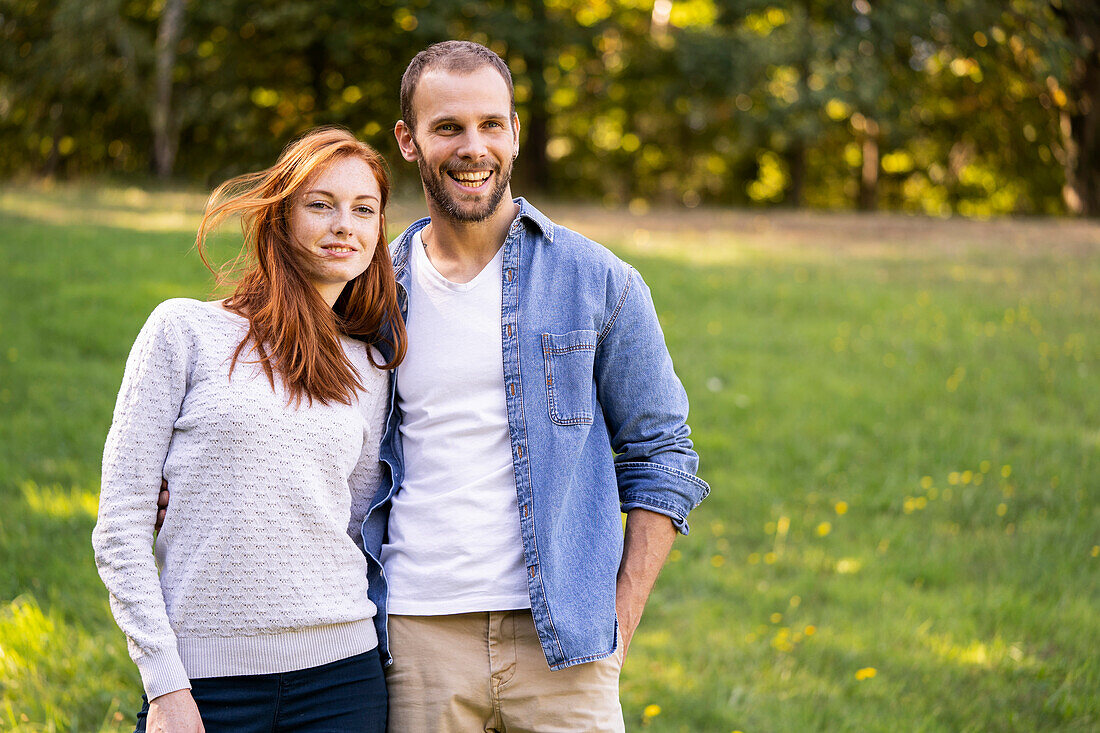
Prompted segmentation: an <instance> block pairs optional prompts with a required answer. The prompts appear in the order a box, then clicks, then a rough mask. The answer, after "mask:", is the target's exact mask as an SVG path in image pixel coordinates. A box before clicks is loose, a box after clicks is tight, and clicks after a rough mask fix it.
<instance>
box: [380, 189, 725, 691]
mask: <svg viewBox="0 0 1100 733" xmlns="http://www.w3.org/2000/svg"><path fill="white" fill-rule="evenodd" d="M516 203H517V204H519V206H520V211H519V215H518V216H517V217H516V219H515V221H513V222H512V227H511V229H510V230H509V233H508V236H507V238H506V239H505V241H504V252H503V276H502V278H501V287H502V294H501V295H502V308H501V324H500V328H501V339H502V342H503V346H504V364H503V366H504V389H505V397H506V400H507V407H508V429H509V433H510V437H511V443H512V458H513V466H514V470H515V479H516V498H517V501H518V502H519V516H520V532H521V536H522V538H523V557H524V561H525V563H526V566H527V588H528V591H529V592H530V596H531V614H532V616H533V617H534V620H535V626H536V628H537V630H538V634H539V639H540V641H541V642H542V648H543V651H544V652H545V654H546V661H547V663H548V664H549V665H550V667H551V669H561V668H564V667H569V666H572V665H574V664H581V663H583V662H590V661H593V660H595V659H599V658H601V657H606V656H608V655H610V654H612V653H613V652H614V651H615V647H616V625H617V620H616V615H615V578H616V575H617V573H618V568H619V561H620V559H621V557H622V548H623V532H622V520H621V515H620V512H625V511H628V510H630V509H634V508H642V509H648V510H649V511H653V512H657V513H660V514H665V515H667V516H669V517H671V518H672V521H673V523H674V524H675V525H676V528H677V529H678V530H679V531H680V532H682V533H684V534H686V533H687V531H688V526H687V522H686V517H687V514H688V512H689V511H691V509H692V508H694V507H695V506H696V505H697V504H698V503H699V502H700V501H701V500H702V499H703V498H704V497H705V496H706V495H707V493H708V492H709V491H710V489H709V487H708V486H707V484H706V483H705V482H703V481H702V480H700V479H699V478H697V477H696V476H695V472H696V468H697V466H698V462H699V458H698V456H697V455H696V453H695V451H694V450H692V443H691V440H690V439H689V438H688V435H689V433H690V430H689V429H688V426H687V424H686V419H687V413H688V401H687V395H686V393H685V392H684V388H683V386H682V385H681V384H680V380H679V379H678V378H677V376H676V373H675V372H674V371H673V369H672V359H671V358H670V357H669V355H668V350H667V349H666V347H665V342H664V334H663V333H662V332H661V327H660V324H659V323H658V321H657V314H656V313H655V311H654V309H653V302H652V300H651V298H650V295H649V289H648V288H647V287H646V285H645V283H644V282H642V278H641V277H640V276H639V275H638V272H637V271H636V270H634V269H633V268H632V267H630V266H629V265H627V264H626V263H624V262H622V261H621V260H619V259H618V258H617V257H615V256H614V255H613V254H611V252H610V251H608V250H607V249H605V248H604V247H602V246H600V245H598V244H596V243H594V242H592V241H590V240H588V239H586V238H584V237H582V236H581V235H579V234H577V233H576V232H572V231H570V230H568V229H566V228H564V227H561V226H557V225H555V224H554V223H553V222H551V221H550V220H549V219H547V218H546V217H545V216H544V215H543V214H542V213H540V212H539V211H538V210H536V209H535V208H534V207H533V206H531V205H530V204H528V203H527V202H526V201H525V200H523V199H522V198H520V199H516ZM428 222H429V219H421V220H419V221H417V222H416V223H414V224H413V225H412V226H410V227H409V228H408V229H407V230H406V231H405V232H404V233H403V234H402V235H401V236H400V237H398V238H397V239H396V240H395V241H394V242H393V244H391V245H390V249H391V254H392V256H393V264H394V271H395V274H396V276H397V283H398V301H399V303H400V306H401V311H402V315H403V316H405V317H407V316H408V285H409V268H408V266H407V263H408V255H409V246H410V243H411V242H412V237H413V234H414V233H415V232H418V231H420V230H421V229H423V228H424V227H425V226H427V224H428ZM387 356H388V355H387ZM399 368H400V367H399ZM400 422H401V411H400V409H399V408H398V406H397V398H396V379H395V378H394V377H393V376H392V375H391V377H390V410H389V416H388V419H387V424H386V431H385V435H384V437H383V439H382V448H381V460H382V462H383V463H384V466H385V468H388V471H385V470H384V471H383V481H382V485H381V487H380V488H379V490H378V493H377V495H376V496H375V498H374V500H373V501H372V502H371V508H370V510H369V512H368V514H367V516H366V518H365V519H364V521H363V541H364V547H365V548H366V550H367V555H368V563H367V564H368V568H369V570H368V580H369V583H370V597H371V600H373V601H374V602H375V604H377V606H378V615H377V617H376V619H375V621H376V624H377V626H378V639H379V647H380V650H381V652H382V658H383V659H384V660H385V661H386V663H387V664H388V663H389V660H390V657H389V654H388V648H387V641H388V637H387V634H386V618H387V616H386V578H385V576H384V573H383V571H382V567H381V565H380V563H379V561H378V559H379V557H380V556H381V550H382V544H383V542H384V541H385V537H386V525H387V521H388V517H389V509H390V499H391V498H392V497H393V495H394V493H395V491H396V490H397V488H398V487H400V486H401V479H402V475H403V469H404V466H403V458H402V452H401V437H400V431H399V430H398V426H399V424H400Z"/></svg>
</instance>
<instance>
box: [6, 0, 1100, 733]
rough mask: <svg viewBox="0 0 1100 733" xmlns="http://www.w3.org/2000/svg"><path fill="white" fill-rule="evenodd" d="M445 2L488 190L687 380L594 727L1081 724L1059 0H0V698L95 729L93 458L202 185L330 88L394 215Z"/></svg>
mask: <svg viewBox="0 0 1100 733" xmlns="http://www.w3.org/2000/svg"><path fill="white" fill-rule="evenodd" d="M446 38H467V39H473V40H477V41H481V42H483V43H486V44H487V45H489V46H490V47H492V48H493V49H495V50H496V51H497V52H498V53H500V54H501V55H502V56H503V57H504V58H505V59H506V60H507V61H508V63H509V65H510V67H511V68H512V70H513V72H514V75H515V80H516V99H517V104H518V108H519V115H520V118H521V121H522V137H523V141H522V147H521V154H520V156H519V160H518V162H517V169H516V176H517V180H516V182H515V183H514V184H513V191H514V192H515V193H516V194H517V195H524V196H526V197H528V198H529V199H531V201H532V202H533V203H534V204H536V205H537V206H538V207H539V208H540V209H542V210H543V211H545V212H546V213H548V214H549V215H550V216H551V217H552V218H553V219H554V220H555V221H557V222H559V223H561V224H564V225H566V226H570V227H572V228H574V229H577V230H578V231H581V232H582V233H584V234H586V235H588V236H590V237H592V238H594V239H596V240H597V241H599V242H601V243H602V244H605V245H607V246H608V247H610V248H611V249H612V250H613V251H614V252H615V253H616V254H618V255H619V256H621V257H623V258H624V259H626V260H627V261H629V262H630V263H631V264H632V265H633V266H635V267H636V268H637V269H638V270H639V272H641V273H642V275H643V276H644V278H645V280H646V282H647V284H648V285H649V286H650V288H651V290H652V293H653V299H654V303H655V304H656V307H657V311H658V316H659V318H660V322H661V325H662V328H663V329H664V333H665V338H666V341H667V343H668V346H669V350H670V352H671V354H672V357H673V360H674V363H675V364H676V369H677V373H678V374H679V376H680V378H681V379H682V381H683V383H684V386H685V388H686V390H687V392H688V395H689V396H690V399H691V415H690V424H691V427H692V439H693V440H694V441H695V445H696V447H697V449H698V452H699V454H700V456H701V465H700V476H701V477H702V478H704V479H705V480H707V481H708V482H709V483H710V485H711V486H712V488H713V491H712V494H711V496H710V497H708V498H707V500H706V501H705V502H703V504H702V505H701V506H700V507H699V508H698V509H697V510H695V511H694V512H693V513H692V515H691V517H690V518H689V519H690V523H691V527H692V530H691V533H690V535H688V536H687V537H683V538H680V539H678V540H677V542H676V545H675V547H674V549H673V551H672V554H671V555H670V557H669V561H668V564H667V565H666V566H665V568H664V570H663V571H662V575H661V578H660V580H659V582H658V583H657V586H656V589H655V590H654V594H653V596H652V598H651V601H650V603H649V605H648V607H647V609H646V614H645V618H644V619H643V620H642V625H641V627H640V628H639V631H638V633H637V635H636V636H635V637H634V641H633V643H632V645H631V649H630V655H629V657H628V658H627V660H626V665H625V667H624V670H623V676H622V681H621V687H620V689H621V693H622V700H623V710H624V715H625V718H626V723H627V729H628V730H631V731H634V730H643V729H644V730H646V731H650V732H652V733H695V732H697V731H706V732H708V733H709V732H710V731H717V732H718V733H730V732H731V731H732V732H735V733H736V732H738V731H740V732H741V733H770V732H772V731H778V732H780V733H784V732H786V731H793V732H797V733H802V732H804V731H860V732H861V733H863V732H865V731H883V732H884V733H894V732H895V731H923V732H929V733H931V732H940V731H943V732H944V733H959V732H966V733H978V732H984V731H1005V732H1006V733H1009V732H1011V733H1018V732H1019V731H1044V733H1046V732H1047V731H1074V732H1084V731H1090V732H1092V731H1096V730H1100V693H1098V691H1100V655H1098V654H1097V652H1096V650H1097V649H1100V613H1097V608H1100V580H1098V579H1100V380H1098V378H1097V375H1098V374H1100V222H1098V221H1097V220H1096V219H1095V216H1096V215H1097V214H1100V45H1098V44H1100V3H1097V2H1096V0H1049V1H1046V2H1042V1H1040V0H890V1H889V2H885V1H876V0H854V1H849V0H839V1H837V2H833V1H826V0H769V1H763V0H762V1H759V2H757V1H754V0H614V1H613V0H546V1H545V2H531V1H529V0H519V1H517V2H502V1H499V0H485V1H481V2H476V1H473V0H467V1H458V0H434V1H432V2H429V0H415V1H411V0H362V1H360V2H351V1H348V0H342V1H341V2H335V1H334V0H309V1H306V0H278V1H275V0H267V1H255V0H253V1H246V0H220V1H218V2H213V1H211V2H200V1H199V0H0V733H6V732H7V731H20V733H55V732H57V731H79V732H83V731H102V732H104V733H119V732H124V731H127V730H133V725H134V714H135V713H136V711H137V710H138V708H139V706H140V692H141V688H140V680H139V678H138V674H137V670H136V668H135V667H134V665H133V664H132V663H131V661H130V659H129V657H128V655H127V651H126V645H125V640H124V638H123V635H122V633H121V632H120V631H119V630H118V628H117V626H116V625H115V623H114V621H113V619H112V618H111V615H110V611H109V608H108V602H107V593H106V590H105V589H104V587H103V585H102V583H101V582H100V580H99V577H98V575H97V573H96V569H95V566H94V563H93V559H92V550H91V543H90V534H91V531H92V526H93V525H94V523H95V521H96V513H97V506H98V495H99V482H100V459H101V455H102V450H103V441H104V438H105V436H106V434H107V430H108V428H109V426H110V423H111V414H112V407H113V405H114V402H115V395H116V394H117V391H118V387H119V382H120V380H121V377H122V371H123V365H124V363H125V360H126V356H127V353H128V352H129V350H130V346H131V344H132V343H133V340H134V337H135V336H136V334H137V333H138V330H139V329H140V327H141V324H142V323H143V322H144V320H145V318H146V317H147V316H148V314H149V312H150V311H151V310H152V309H153V308H154V307H155V306H156V305H157V303H159V302H161V301H163V300H164V299H166V298H172V297H193V298H210V297H220V294H221V293H219V291H218V289H217V288H215V287H214V284H213V278H212V276H211V274H210V272H208V271H207V270H206V269H205V268H204V267H203V266H202V264H201V263H200V262H199V258H198V257H197V255H196V254H195V252H194V251H193V244H194V236H195V230H196V227H197V225H198V222H199V220H200V219H201V212H202V207H203V203H204V201H205V197H206V195H207V193H208V192H209V190H210V189H211V187H213V186H214V185H216V184H218V183H221V182H222V181H224V180H225V179H226V178H228V177H230V176H232V175H235V174H237V173H241V172H244V171H248V170H255V169H258V168H261V167H266V166H268V165H270V164H271V163H272V162H273V161H274V160H275V158H276V156H277V155H278V153H279V151H280V150H281V149H282V147H283V146H284V145H285V144H286V143H287V142H288V141H289V140H290V139H292V138H293V137H295V136H296V135H298V134H299V133H301V132H303V131H305V130H306V129H308V128H310V127H311V126H314V125H319V124H323V123H337V124H342V125H345V126H347V127H349V128H350V129H352V130H353V131H354V132H355V133H357V134H358V135H360V136H361V137H363V138H364V139H366V140H368V141H370V142H371V143H373V144H374V145H375V146H376V147H378V148H379V149H380V150H381V151H382V152H383V154H385V155H386V157H387V158H388V159H389V160H390V162H391V165H392V166H393V173H394V175H395V177H396V179H397V194H398V195H397V196H396V198H395V201H394V203H393V204H392V205H391V207H390V209H389V210H388V212H387V222H388V223H389V234H390V236H394V235H396V234H397V232H399V231H400V229H401V228H402V227H404V226H405V225H407V224H408V223H409V222H410V221H412V220H413V219H414V218H417V217H419V216H422V215H423V212H424V201H423V195H422V193H421V191H420V186H419V181H418V179H417V172H416V168H415V166H413V165H411V164H407V163H405V162H404V161H403V160H401V158H400V157H399V156H398V154H397V150H396V147H395V145H394V142H393V135H392V132H391V131H392V128H393V124H394V122H395V121H396V119H397V118H398V114H399V113H398V87H399V80H400V76H401V74H402V72H403V71H404V68H405V66H406V64H407V63H408V61H409V60H410V59H411V58H412V57H413V55H414V54H415V53H416V52H417V51H419V50H420V49H422V48H423V47H425V46H426V45H427V44H429V43H432V42H434V41H438V40H443V39H446ZM235 229H236V227H235V226H226V227H225V228H224V230H225V231H224V232H223V233H221V234H219V236H217V237H216V238H215V240H214V241H213V242H212V243H211V246H212V257H213V259H214V261H215V262H224V261H226V260H229V259H231V258H232V256H233V255H234V253H235V252H236V250H237V248H238V247H239V244H240V237H239V234H237V233H236V231H235ZM156 488H157V487H150V510H151V512H150V522H151V521H152V506H153V498H152V497H153V495H154V494H155V491H156ZM229 510H232V508H230V509H229Z"/></svg>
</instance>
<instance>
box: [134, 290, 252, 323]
mask: <svg viewBox="0 0 1100 733" xmlns="http://www.w3.org/2000/svg"><path fill="white" fill-rule="evenodd" d="M245 320H246V319H245V318H244V317H242V316H239V315H237V314H236V313H233V312H232V311H228V310H226V309H225V308H223V307H222V305H221V301H218V300H196V299H194V298H169V299H168V300H165V301H163V302H161V304H160V305H158V306H157V307H156V308H154V309H153V312H152V313H151V314H149V321H148V322H149V323H155V324H171V325H172V326H174V327H177V328H188V329H199V330H205V328H210V327H213V326H215V325H222V324H226V323H234V324H237V325H240V324H241V323H244V322H245Z"/></svg>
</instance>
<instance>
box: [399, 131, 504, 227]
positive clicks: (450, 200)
mask: <svg viewBox="0 0 1100 733" xmlns="http://www.w3.org/2000/svg"><path fill="white" fill-rule="evenodd" d="M413 145H416V142H415V141H414V142H413ZM416 151H417V153H419V157H418V158H417V161H416V165H417V167H418V168H419V169H420V180H421V181H423V182H424V190H425V191H427V193H428V198H429V199H430V200H431V201H432V202H433V203H434V204H435V205H436V206H437V207H438V208H439V209H440V211H442V212H443V213H444V214H446V215H447V216H448V217H450V218H451V219H453V220H454V221H458V222H462V223H464V224H473V223H476V222H479V221H485V220H486V219H488V218H489V217H490V216H492V215H493V213H494V212H495V211H496V210H497V207H498V206H500V202H501V200H503V199H504V192H505V191H507V190H508V182H509V181H511V180H512V160H511V159H509V160H508V161H507V163H505V165H504V166H494V167H493V168H492V171H493V187H492V189H491V190H490V191H489V195H488V197H487V198H486V199H485V200H484V201H483V202H482V203H481V204H475V208H469V204H467V203H466V202H462V201H458V200H456V199H455V198H454V197H453V196H451V194H450V193H449V192H448V191H447V187H446V181H444V180H443V176H445V175H447V174H446V173H440V172H439V171H437V170H432V169H429V168H428V166H427V165H426V164H425V163H424V154H423V152H422V151H421V150H420V146H419V145H416ZM454 170H459V171H461V170H464V168H461V167H455V168H454ZM477 170H484V168H478V169H477Z"/></svg>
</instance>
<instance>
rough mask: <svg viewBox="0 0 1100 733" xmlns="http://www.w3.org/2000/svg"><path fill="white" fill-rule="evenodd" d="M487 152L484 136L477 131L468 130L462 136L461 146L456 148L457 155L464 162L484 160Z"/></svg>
mask: <svg viewBox="0 0 1100 733" xmlns="http://www.w3.org/2000/svg"><path fill="white" fill-rule="evenodd" d="M488 152H489V148H488V146H487V145H486V144H485V136H484V135H482V134H481V132H480V131H478V130H468V131H466V132H465V133H463V135H462V144H461V145H460V146H459V148H458V155H459V157H461V158H464V159H466V160H478V159H480V158H484V157H485V156H486V155H487V154H488Z"/></svg>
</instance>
